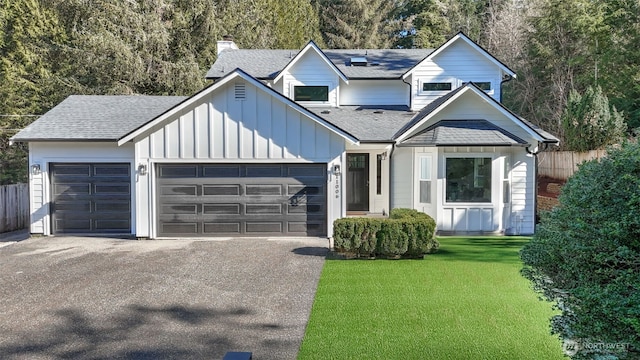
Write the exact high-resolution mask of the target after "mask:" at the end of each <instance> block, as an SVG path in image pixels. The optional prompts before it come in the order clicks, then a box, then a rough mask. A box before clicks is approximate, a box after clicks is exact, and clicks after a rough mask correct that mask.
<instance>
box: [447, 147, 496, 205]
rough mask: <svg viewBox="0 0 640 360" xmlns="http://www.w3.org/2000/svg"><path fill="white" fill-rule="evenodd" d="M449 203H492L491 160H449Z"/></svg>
mask: <svg viewBox="0 0 640 360" xmlns="http://www.w3.org/2000/svg"><path fill="white" fill-rule="evenodd" d="M446 174H447V181H446V201H447V202H473V203H490V202H491V158H447V160H446Z"/></svg>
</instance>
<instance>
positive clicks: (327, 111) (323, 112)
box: [320, 110, 331, 114]
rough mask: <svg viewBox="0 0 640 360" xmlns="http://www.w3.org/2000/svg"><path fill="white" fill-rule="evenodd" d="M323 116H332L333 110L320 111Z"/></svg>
mask: <svg viewBox="0 0 640 360" xmlns="http://www.w3.org/2000/svg"><path fill="white" fill-rule="evenodd" d="M320 113H321V114H331V110H322V111H320Z"/></svg>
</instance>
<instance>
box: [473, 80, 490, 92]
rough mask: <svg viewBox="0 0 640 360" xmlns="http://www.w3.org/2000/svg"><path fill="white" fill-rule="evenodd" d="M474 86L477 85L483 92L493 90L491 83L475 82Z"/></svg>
mask: <svg viewBox="0 0 640 360" xmlns="http://www.w3.org/2000/svg"><path fill="white" fill-rule="evenodd" d="M474 84H476V86H477V87H479V88H480V89H481V90H484V91H489V90H491V81H480V82H474Z"/></svg>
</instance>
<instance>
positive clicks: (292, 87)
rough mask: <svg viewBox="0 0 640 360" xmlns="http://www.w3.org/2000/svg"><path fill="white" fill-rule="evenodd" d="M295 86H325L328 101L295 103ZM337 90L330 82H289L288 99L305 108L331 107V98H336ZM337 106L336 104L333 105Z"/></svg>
mask: <svg viewBox="0 0 640 360" xmlns="http://www.w3.org/2000/svg"><path fill="white" fill-rule="evenodd" d="M296 86H326V87H327V88H328V94H327V95H328V100H327V101H296V100H295V96H294V94H295V87H296ZM336 90H337V88H336V86H335V83H333V82H331V81H306V82H301V81H291V82H289V99H291V100H293V101H296V103H298V104H300V105H302V106H306V107H313V106H324V107H326V106H332V105H333V103H332V102H331V99H332V97H334V96H336V94H335V91H336ZM335 105H336V106H337V104H335Z"/></svg>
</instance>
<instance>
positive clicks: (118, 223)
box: [49, 163, 131, 234]
mask: <svg viewBox="0 0 640 360" xmlns="http://www.w3.org/2000/svg"><path fill="white" fill-rule="evenodd" d="M49 170H50V174H51V188H52V191H51V193H52V199H51V214H52V218H53V221H52V230H53V233H54V234H60V233H121V234H130V233H131V175H130V165H129V164H127V163H92V164H84V163H82V164H78V163H73V164H68V163H64V164H62V163H57V164H55V163H54V164H50V165H49Z"/></svg>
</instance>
